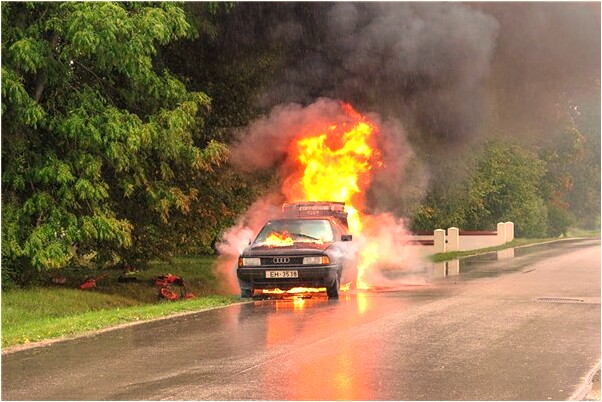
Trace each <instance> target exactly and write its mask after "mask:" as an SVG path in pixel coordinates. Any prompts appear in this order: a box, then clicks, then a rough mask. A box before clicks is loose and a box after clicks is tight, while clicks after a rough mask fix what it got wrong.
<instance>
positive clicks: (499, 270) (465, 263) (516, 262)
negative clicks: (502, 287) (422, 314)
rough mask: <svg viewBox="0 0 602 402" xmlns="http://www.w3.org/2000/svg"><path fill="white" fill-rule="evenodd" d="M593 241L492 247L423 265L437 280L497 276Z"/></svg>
mask: <svg viewBox="0 0 602 402" xmlns="http://www.w3.org/2000/svg"><path fill="white" fill-rule="evenodd" d="M593 244H599V241H583V240H566V241H559V242H551V243H545V244H537V245H533V246H524V247H516V248H510V249H506V250H500V251H493V252H490V253H485V254H480V255H475V256H470V257H465V258H462V259H456V260H450V261H446V262H440V263H432V264H431V266H429V267H428V268H427V275H428V277H429V278H430V279H431V280H433V281H434V282H437V283H439V282H440V281H442V280H446V279H447V280H449V279H452V278H453V279H454V280H460V281H467V280H473V279H478V278H488V277H497V276H500V275H504V274H508V273H512V272H517V271H521V270H523V269H524V268H525V267H527V266H529V265H532V264H533V263H535V262H537V261H539V260H543V259H545V258H550V257H554V256H556V255H560V254H563V253H565V252H567V251H572V250H578V249H582V248H587V247H590V246H592V245H593ZM532 271H534V269H531V270H528V271H525V272H524V273H529V272H532Z"/></svg>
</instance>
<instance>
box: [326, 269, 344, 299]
mask: <svg viewBox="0 0 602 402" xmlns="http://www.w3.org/2000/svg"><path fill="white" fill-rule="evenodd" d="M340 287H341V274H340V273H337V276H336V279H335V281H334V283H333V284H332V285H331V286H329V287H327V288H326V295H328V298H329V299H338V298H339V289H340Z"/></svg>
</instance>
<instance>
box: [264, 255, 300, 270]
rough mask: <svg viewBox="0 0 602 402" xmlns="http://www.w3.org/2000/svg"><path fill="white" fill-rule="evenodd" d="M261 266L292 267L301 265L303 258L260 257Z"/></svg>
mask: <svg viewBox="0 0 602 402" xmlns="http://www.w3.org/2000/svg"><path fill="white" fill-rule="evenodd" d="M261 265H263V266H269V267H292V266H299V265H303V257H298V256H293V257H289V256H275V257H261Z"/></svg>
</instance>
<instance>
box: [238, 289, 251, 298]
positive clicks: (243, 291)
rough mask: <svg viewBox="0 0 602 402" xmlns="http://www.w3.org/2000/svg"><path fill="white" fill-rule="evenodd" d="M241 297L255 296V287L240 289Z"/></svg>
mask: <svg viewBox="0 0 602 402" xmlns="http://www.w3.org/2000/svg"><path fill="white" fill-rule="evenodd" d="M240 297H241V298H242V299H250V298H251V297H253V289H240Z"/></svg>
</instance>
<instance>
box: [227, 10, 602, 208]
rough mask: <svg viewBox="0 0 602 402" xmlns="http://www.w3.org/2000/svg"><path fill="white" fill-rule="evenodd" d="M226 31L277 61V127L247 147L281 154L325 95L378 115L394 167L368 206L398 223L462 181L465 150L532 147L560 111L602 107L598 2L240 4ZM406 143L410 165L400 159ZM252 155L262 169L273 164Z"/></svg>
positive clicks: (273, 92) (265, 96)
mask: <svg viewBox="0 0 602 402" xmlns="http://www.w3.org/2000/svg"><path fill="white" fill-rule="evenodd" d="M229 24H230V25H229V26H227V27H226V31H227V39H228V40H229V41H231V42H234V43H236V44H237V46H239V47H240V48H245V49H247V51H249V49H251V50H253V49H255V50H257V51H259V50H261V49H267V48H269V49H271V50H272V54H276V55H278V56H277V57H278V58H280V59H279V60H280V62H281V67H280V69H279V70H278V71H279V73H278V74H276V79H274V80H271V81H270V82H269V83H268V85H267V87H266V88H264V91H263V92H262V93H261V96H260V101H259V103H260V104H261V106H262V107H264V108H265V109H266V110H272V109H273V108H276V109H274V110H275V111H276V112H272V115H271V116H272V117H271V118H270V119H269V120H270V121H272V120H273V118H274V117H275V114H278V115H280V116H281V119H282V121H281V123H283V124H280V123H278V124H276V126H275V127H278V130H275V129H273V128H270V127H269V126H268V125H267V124H266V122H267V120H265V121H264V122H263V123H256V125H255V126H254V127H253V128H252V129H250V130H248V131H247V133H249V132H252V133H255V134H254V137H253V140H249V139H248V140H246V141H247V143H249V144H255V149H258V148H259V147H258V146H257V144H263V143H266V142H265V141H263V140H266V139H268V140H269V141H267V143H269V147H268V148H267V149H271V150H277V152H276V153H275V155H280V156H281V155H282V153H283V152H285V146H286V144H285V143H286V139H287V128H286V126H287V124H288V125H289V126H290V125H291V124H293V123H290V124H289V123H286V120H287V119H292V121H293V122H298V121H296V120H294V117H293V114H294V113H293V112H294V109H295V108H297V109H300V108H303V107H304V106H308V105H311V104H313V103H314V102H315V101H316V99H320V98H323V97H328V98H331V99H340V100H343V101H347V102H350V103H351V104H352V105H353V106H354V107H355V108H357V109H358V110H359V111H360V112H362V113H367V112H375V113H377V114H378V115H379V116H380V119H382V120H383V121H384V123H383V136H384V137H386V138H387V141H386V142H385V144H384V147H385V148H386V149H385V152H386V153H387V155H386V156H387V158H388V164H387V165H388V166H393V167H392V168H390V169H389V170H388V171H387V172H386V174H384V175H382V176H379V177H376V178H375V182H374V184H373V188H372V189H371V192H370V194H369V195H370V200H371V204H372V205H373V206H374V207H375V208H376V209H382V210H389V211H392V210H393V211H397V212H399V213H400V214H401V213H402V211H403V209H404V208H403V206H404V205H405V204H408V203H412V202H413V201H414V200H418V199H419V198H420V196H421V194H423V193H424V188H425V187H432V186H433V185H438V184H437V183H439V184H441V183H442V182H443V181H444V180H448V181H451V182H454V181H456V180H457V179H458V178H459V177H460V176H461V175H462V174H464V172H463V171H461V170H458V171H456V172H454V171H453V170H454V168H450V166H452V165H453V166H457V165H462V164H457V163H451V162H450V158H469V157H470V148H469V146H470V145H472V144H474V143H476V144H478V143H479V142H480V141H482V140H483V139H485V138H487V137H488V136H493V135H505V136H513V137H514V138H524V137H532V138H533V141H539V140H540V139H541V138H542V137H545V136H550V135H551V134H550V132H551V130H553V129H554V127H558V126H561V124H559V123H560V120H559V119H561V117H562V112H563V111H562V109H563V108H565V109H566V106H567V105H566V103H570V102H572V101H574V100H575V99H578V98H579V97H582V96H583V95H584V94H587V93H589V94H591V93H592V91H593V93H594V94H597V96H598V97H599V91H600V81H599V80H600V4H599V3H579V2H566V3H538V2H535V3H513V2H511V3H447V2H446V3H432V2H427V3H420V2H408V3H398V2H383V3H379V2H369V3H361V2H358V3H344V2H331V3H322V2H319V3H314V2H304V3H299V2H293V3H251V4H250V3H241V4H239V5H238V6H237V7H236V8H235V10H234V12H233V15H232V19H231V21H230V23H229ZM291 104H294V106H291ZM283 105H284V106H283ZM286 111H288V112H290V113H288V114H287V113H284V112H286ZM274 113H275V114H274ZM291 113H293V114H291ZM257 124H264V127H263V128H262V129H261V130H255V128H258V126H257ZM282 127H284V128H283V129H281V128H282ZM260 131H261V132H263V133H264V134H265V135H266V137H262V135H264V134H258V132H260ZM391 144H393V145H391ZM410 144H411V146H412V148H413V149H414V150H415V151H416V153H417V154H418V158H413V159H412V160H410V161H407V158H408V157H410V159H411V158H412V157H413V156H414V154H413V152H412V151H411V149H409V148H410ZM400 150H401V153H398V152H400ZM260 154H261V152H260V153H258V155H256V159H257V160H256V161H254V162H257V163H258V164H259V165H260V166H261V165H262V164H263V165H265V164H273V163H274V162H277V161H275V160H273V158H275V157H277V156H267V157H264V156H259V155H260ZM458 155H459V156H458ZM467 155H468V156H467ZM251 158H252V156H251ZM404 158H405V159H406V161H405V162H399V163H397V162H396V159H400V160H401V159H404ZM245 160H248V159H245ZM254 162H253V161H251V162H250V163H251V165H253V164H254ZM396 167H399V169H398V170H396V169H395V168H396ZM408 167H409V168H408ZM404 169H405V170H404ZM458 169H461V168H458ZM427 172H430V173H427ZM454 175H455V176H456V177H454ZM439 176H441V177H439ZM393 180H395V183H399V182H400V180H403V185H401V184H400V185H392V182H393ZM409 189H413V190H411V191H410V190H409Z"/></svg>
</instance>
